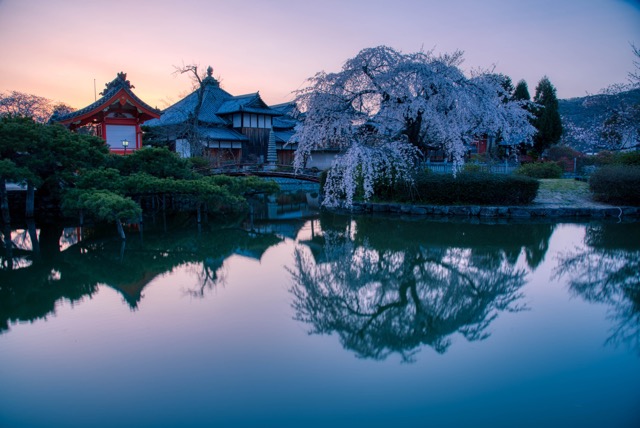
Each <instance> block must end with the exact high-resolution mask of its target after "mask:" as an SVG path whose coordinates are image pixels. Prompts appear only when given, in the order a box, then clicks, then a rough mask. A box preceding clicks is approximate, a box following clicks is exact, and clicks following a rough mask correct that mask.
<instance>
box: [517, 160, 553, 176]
mask: <svg viewBox="0 0 640 428" xmlns="http://www.w3.org/2000/svg"><path fill="white" fill-rule="evenodd" d="M514 174H516V175H523V176H525V177H532V178H561V177H562V167H561V166H560V165H558V164H557V163H555V162H535V163H527V164H524V165H521V166H520V167H518V169H516V170H515V171H514Z"/></svg>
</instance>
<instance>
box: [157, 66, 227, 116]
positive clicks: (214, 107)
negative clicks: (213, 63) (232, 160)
mask: <svg viewBox="0 0 640 428" xmlns="http://www.w3.org/2000/svg"><path fill="white" fill-rule="evenodd" d="M202 83H203V87H204V93H203V94H202V104H201V106H200V114H199V115H198V120H199V121H200V122H201V123H205V124H209V125H226V124H227V123H228V122H227V121H226V120H225V119H223V118H221V117H220V116H218V115H217V112H218V110H219V108H220V106H221V105H222V104H223V103H224V102H225V101H226V100H228V99H229V98H232V95H231V94H229V93H228V92H227V91H225V90H224V89H222V88H220V85H219V84H218V82H217V80H215V79H213V78H212V79H211V80H208V78H206V79H204V80H203V82H202ZM197 104H198V91H197V90H195V91H193V92H192V93H191V94H189V95H187V96H186V97H184V98H183V99H181V100H180V101H178V102H177V103H175V104H174V105H172V106H170V107H167V108H166V109H165V110H164V111H163V112H162V116H161V117H160V119H154V120H150V121H148V122H147V123H146V125H147V126H152V127H153V126H167V125H177V124H180V123H183V122H185V121H187V120H188V119H189V117H190V116H191V115H192V114H193V113H194V111H195V109H196V105H197Z"/></svg>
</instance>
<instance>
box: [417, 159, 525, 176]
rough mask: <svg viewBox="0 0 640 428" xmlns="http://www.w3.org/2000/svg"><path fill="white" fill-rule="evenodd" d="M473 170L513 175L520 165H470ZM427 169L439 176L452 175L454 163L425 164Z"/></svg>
mask: <svg viewBox="0 0 640 428" xmlns="http://www.w3.org/2000/svg"><path fill="white" fill-rule="evenodd" d="M470 165H473V168H474V169H476V168H478V169H479V170H480V171H481V172H489V173H492V174H511V173H513V171H515V170H516V168H518V165H515V164H511V163H496V164H476V163H473V164H470ZM424 167H425V168H429V169H430V170H431V171H433V172H435V173H438V174H451V173H453V164H452V163H449V162H447V163H444V162H443V163H440V162H437V163H436V162H425V163H424Z"/></svg>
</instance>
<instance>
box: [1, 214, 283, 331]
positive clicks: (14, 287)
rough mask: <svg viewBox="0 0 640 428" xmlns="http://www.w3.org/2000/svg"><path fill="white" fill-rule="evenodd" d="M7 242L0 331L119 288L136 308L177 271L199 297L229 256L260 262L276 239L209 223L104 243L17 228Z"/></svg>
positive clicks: (72, 232) (54, 230)
mask: <svg viewBox="0 0 640 428" xmlns="http://www.w3.org/2000/svg"><path fill="white" fill-rule="evenodd" d="M159 227H161V226H159ZM109 235H110V234H109ZM36 236H37V237H38V238H35V237H36ZM10 237H14V238H15V241H16V244H20V246H18V245H14V244H13V243H12V244H11V245H7V244H6V242H5V243H4V244H3V245H2V246H0V261H2V265H1V266H0V285H1V286H0V333H2V332H3V331H6V330H8V329H9V325H10V323H14V322H20V321H33V320H36V319H41V318H44V317H46V316H47V315H48V314H50V313H53V312H55V308H56V306H57V305H58V304H59V302H60V301H69V302H79V301H82V300H83V299H84V298H85V297H87V296H91V295H93V294H94V293H96V292H97V291H98V290H99V288H100V286H102V285H106V286H108V287H110V288H113V289H114V290H117V291H118V293H120V294H121V295H122V297H123V298H124V301H125V302H126V303H127V304H128V305H129V306H130V307H131V308H132V309H135V308H137V306H138V304H139V303H140V301H141V299H142V297H143V291H144V289H145V287H146V286H147V285H148V284H150V283H151V282H153V281H154V280H155V279H156V278H157V277H158V276H160V275H163V274H165V273H167V272H171V271H172V270H174V269H175V268H177V267H183V266H184V267H186V268H187V269H192V270H193V272H192V273H193V276H192V278H194V281H195V283H194V284H189V285H188V287H191V288H188V289H185V290H184V291H185V293H188V294H191V295H193V296H196V297H202V296H204V295H205V291H206V290H207V289H210V288H213V287H215V286H216V285H217V284H218V283H219V282H220V281H221V280H222V275H221V270H222V269H223V265H224V262H225V261H226V259H228V258H229V257H230V256H232V255H234V254H238V255H242V256H244V257H250V258H253V259H256V260H260V259H261V258H262V257H263V255H264V253H265V252H266V251H267V249H268V248H270V247H271V246H273V245H276V244H278V243H280V242H281V241H282V238H281V237H279V236H277V235H275V234H273V233H256V232H255V231H245V230H242V229H239V228H233V229H218V228H216V226H215V225H212V228H211V229H206V228H205V229H204V230H200V231H198V232H196V230H195V229H186V230H185V229H184V228H174V229H170V230H169V231H164V230H162V231H160V230H158V231H157V232H156V233H154V230H153V227H152V225H149V227H148V228H147V229H146V231H145V234H144V237H143V236H142V235H133V236H131V238H130V239H127V241H126V243H124V242H123V241H120V240H118V239H104V236H102V235H101V234H100V233H99V232H96V230H94V229H89V228H85V229H84V234H83V233H81V229H80V228H72V229H65V230H63V229H62V228H61V227H50V228H43V229H42V230H40V231H39V232H38V233H35V229H34V231H33V232H32V233H30V231H27V230H20V231H14V232H13V233H7V241H10V239H9V238H10ZM3 238H4V236H3ZM7 248H8V249H9V250H6V249H7ZM12 250H13V251H12Z"/></svg>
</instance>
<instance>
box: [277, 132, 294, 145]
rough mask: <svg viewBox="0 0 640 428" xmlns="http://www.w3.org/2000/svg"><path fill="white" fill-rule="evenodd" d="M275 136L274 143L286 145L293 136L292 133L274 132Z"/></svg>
mask: <svg viewBox="0 0 640 428" xmlns="http://www.w3.org/2000/svg"><path fill="white" fill-rule="evenodd" d="M273 133H274V134H275V136H276V143H288V142H289V139H290V138H291V136H293V134H294V132H293V131H274V132H273Z"/></svg>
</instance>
